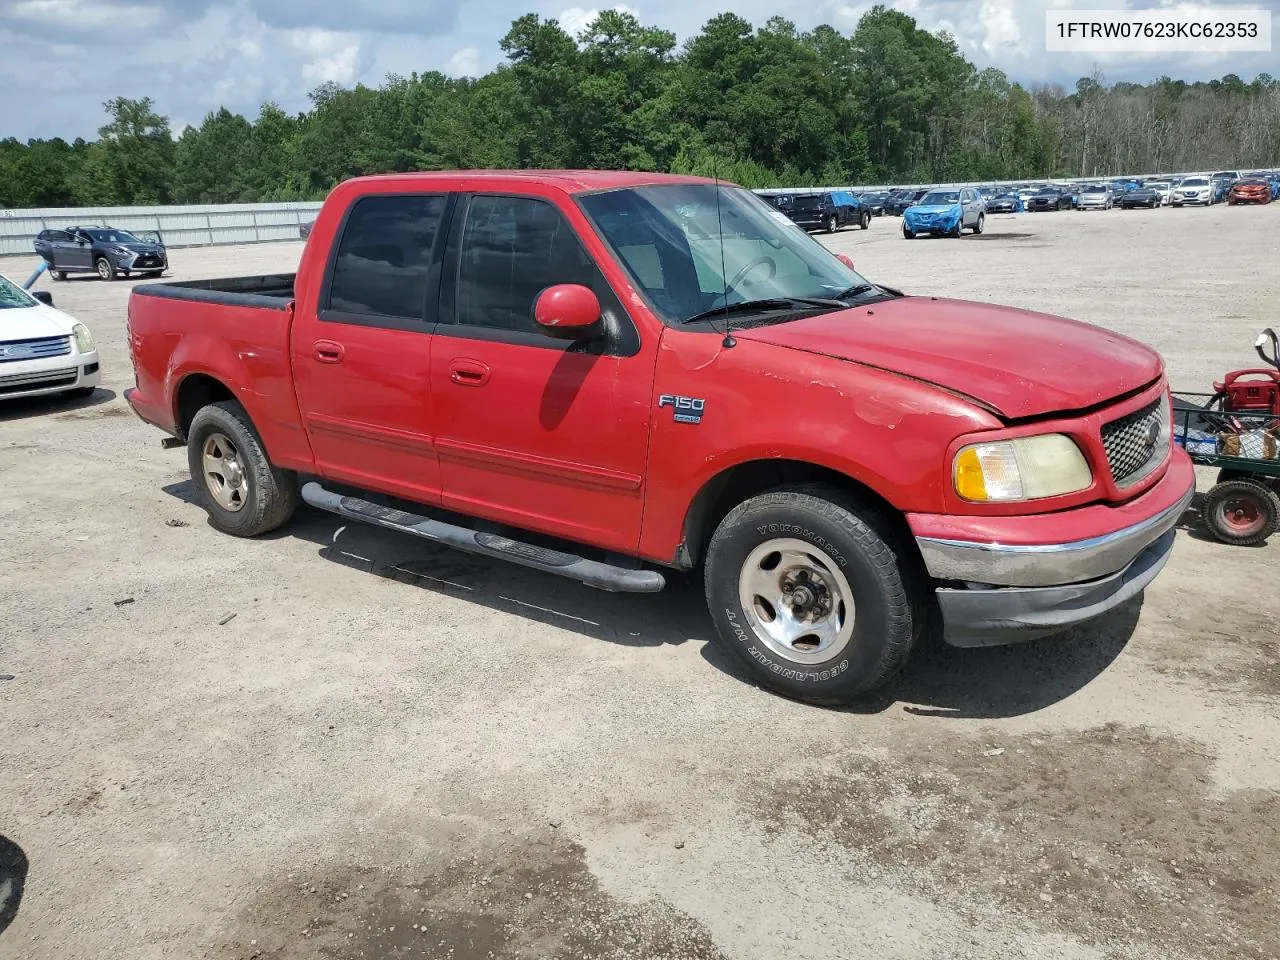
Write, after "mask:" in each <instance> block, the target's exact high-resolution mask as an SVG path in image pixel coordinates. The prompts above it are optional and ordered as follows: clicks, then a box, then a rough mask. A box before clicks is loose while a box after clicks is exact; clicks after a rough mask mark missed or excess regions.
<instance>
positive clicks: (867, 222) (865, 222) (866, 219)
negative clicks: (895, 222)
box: [858, 210, 871, 230]
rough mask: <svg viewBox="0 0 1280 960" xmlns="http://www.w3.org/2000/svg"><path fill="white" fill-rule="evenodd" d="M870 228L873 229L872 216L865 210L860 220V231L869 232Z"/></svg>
mask: <svg viewBox="0 0 1280 960" xmlns="http://www.w3.org/2000/svg"><path fill="white" fill-rule="evenodd" d="M870 227H871V214H869V213H868V212H867V211H865V210H863V211H862V216H861V217H859V218H858V228H859V229H860V230H867V229H869V228H870Z"/></svg>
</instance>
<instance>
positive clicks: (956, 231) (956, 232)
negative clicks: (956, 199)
mask: <svg viewBox="0 0 1280 960" xmlns="http://www.w3.org/2000/svg"><path fill="white" fill-rule="evenodd" d="M963 226H964V217H960V218H958V219H957V220H956V225H955V226H954V227H952V228H951V229H950V230H948V231H947V236H949V237H958V236H960V231H961V230H962V229H963Z"/></svg>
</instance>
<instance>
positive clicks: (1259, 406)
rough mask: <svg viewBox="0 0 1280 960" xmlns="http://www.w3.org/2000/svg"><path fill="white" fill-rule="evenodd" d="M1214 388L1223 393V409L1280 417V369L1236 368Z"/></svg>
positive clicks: (1216, 391) (1215, 390)
mask: <svg viewBox="0 0 1280 960" xmlns="http://www.w3.org/2000/svg"><path fill="white" fill-rule="evenodd" d="M1213 389H1214V392H1215V393H1220V394H1222V409H1223V410H1230V411H1232V412H1237V411H1247V412H1250V413H1269V414H1271V415H1272V416H1278V417H1280V370H1262V369H1259V370H1236V371H1234V372H1232V373H1229V374H1227V376H1226V378H1225V379H1224V380H1223V381H1222V383H1215V384H1214V385H1213Z"/></svg>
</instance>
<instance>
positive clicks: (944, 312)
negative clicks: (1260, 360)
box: [734, 297, 1163, 420]
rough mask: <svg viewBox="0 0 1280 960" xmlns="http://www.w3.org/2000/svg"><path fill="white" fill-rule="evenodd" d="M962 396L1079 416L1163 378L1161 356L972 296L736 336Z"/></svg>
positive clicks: (875, 307)
mask: <svg viewBox="0 0 1280 960" xmlns="http://www.w3.org/2000/svg"><path fill="white" fill-rule="evenodd" d="M734 335H735V336H737V337H739V338H741V339H743V340H754V341H757V342H760V343H771V344H775V345H777V346H780V347H788V348H790V349H793V350H804V351H806V352H808V353H817V354H821V355H823V356H828V357H834V358H836V359H839V360H849V361H852V362H854V363H862V364H866V365H868V366H872V367H878V368H880V369H882V370H888V371H890V372H892V373H897V374H901V375H903V376H907V377H911V378H913V379H916V380H924V381H926V382H928V383H932V384H936V385H937V386H939V387H943V388H945V389H948V390H951V391H953V392H955V393H960V394H964V395H966V396H968V397H972V398H973V399H975V400H977V401H979V402H980V403H982V404H984V405H985V406H987V407H989V408H991V409H993V410H995V411H997V412H998V413H999V414H1000V415H1001V416H1003V417H1005V418H1007V419H1010V420H1019V419H1022V418H1024V417H1039V416H1044V415H1046V414H1050V413H1059V412H1065V411H1069V410H1080V409H1084V408H1086V407H1092V406H1094V405H1096V404H1099V403H1102V402H1104V401H1107V400H1111V399H1113V398H1115V397H1118V396H1121V395H1122V394H1125V393H1128V392H1130V391H1132V390H1136V389H1138V388H1139V387H1143V386H1145V385H1146V384H1148V383H1150V382H1151V381H1152V380H1154V379H1156V378H1157V377H1158V376H1160V374H1161V372H1162V370H1163V363H1162V361H1161V359H1160V355H1159V354H1158V353H1156V352H1155V351H1154V350H1152V349H1150V348H1149V347H1146V346H1144V345H1143V344H1141V343H1138V342H1137V341H1135V340H1130V339H1129V338H1127V337H1122V336H1120V335H1119V334H1116V333H1111V332H1110V331H1108V330H1103V329H1102V328H1100V327H1095V326H1091V325H1090V324H1087V323H1080V322H1078V321H1075V320H1067V319H1065V318H1063V317H1054V316H1050V315H1049V314H1044V313H1033V312H1031V311H1028V310H1018V309H1015V308H1013V307H998V306H993V305H991V304H985V303H970V302H967V301H964V300H938V299H934V298H931V297H902V298H898V299H894V300H886V301H881V302H879V303H875V304H872V305H870V306H868V307H857V308H854V309H852V310H840V311H837V312H835V313H827V314H823V315H821V316H816V317H807V318H804V319H800V320H795V321H792V322H790V323H782V324H777V325H776V326H769V327H761V328H758V329H755V330H743V331H741V332H738V331H735V332H734Z"/></svg>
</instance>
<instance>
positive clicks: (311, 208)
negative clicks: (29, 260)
mask: <svg viewBox="0 0 1280 960" xmlns="http://www.w3.org/2000/svg"><path fill="white" fill-rule="evenodd" d="M319 209H320V204H319V203H226V204H203V205H193V206H173V207H60V208H48V209H43V210H0V256H2V255H6V254H24V253H33V252H34V250H33V247H32V244H33V242H34V241H35V238H36V234H38V233H39V232H40V231H41V230H59V229H65V228H67V227H76V226H84V227H95V226H111V227H119V228H120V229H122V230H158V231H159V232H160V235H161V236H163V237H164V242H165V246H167V247H204V246H218V245H223V244H237V243H262V242H265V241H270V240H297V239H298V227H299V226H301V225H302V224H304V223H306V222H307V221H309V220H313V219H315V216H316V212H317V211H318V210H319Z"/></svg>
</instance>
